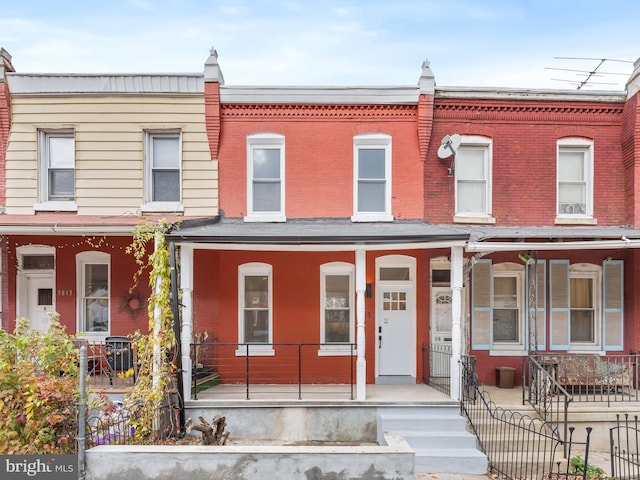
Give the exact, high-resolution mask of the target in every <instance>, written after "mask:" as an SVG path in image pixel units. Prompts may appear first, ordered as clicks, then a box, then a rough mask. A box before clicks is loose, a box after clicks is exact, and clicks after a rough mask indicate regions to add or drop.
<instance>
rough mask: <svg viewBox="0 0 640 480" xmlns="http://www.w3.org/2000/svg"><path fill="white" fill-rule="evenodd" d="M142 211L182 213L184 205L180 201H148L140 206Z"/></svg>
mask: <svg viewBox="0 0 640 480" xmlns="http://www.w3.org/2000/svg"><path fill="white" fill-rule="evenodd" d="M140 211H141V212H143V213H162V212H166V213H182V212H184V205H183V204H182V202H149V203H144V204H142V205H141V206H140Z"/></svg>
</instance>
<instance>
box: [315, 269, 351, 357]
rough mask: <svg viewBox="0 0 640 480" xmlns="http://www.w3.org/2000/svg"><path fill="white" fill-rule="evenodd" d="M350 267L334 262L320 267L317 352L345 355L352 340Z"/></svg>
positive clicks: (349, 350) (349, 349)
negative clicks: (318, 347)
mask: <svg viewBox="0 0 640 480" xmlns="http://www.w3.org/2000/svg"><path fill="white" fill-rule="evenodd" d="M353 276H354V267H353V265H351V264H349V263H343V262H334V263H327V264H324V265H322V266H321V267H320V289H321V290H320V305H321V309H320V322H321V323H320V334H321V339H320V343H321V344H322V346H321V351H322V350H324V351H331V352H334V353H337V352H338V350H342V351H343V352H341V353H344V354H349V353H350V352H351V348H350V346H349V345H346V344H349V343H353V340H354V308H353V298H354V277H353Z"/></svg>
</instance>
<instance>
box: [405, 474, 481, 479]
mask: <svg viewBox="0 0 640 480" xmlns="http://www.w3.org/2000/svg"><path fill="white" fill-rule="evenodd" d="M487 478H491V476H490V475H488V474H487V475H471V474H468V473H416V480H487Z"/></svg>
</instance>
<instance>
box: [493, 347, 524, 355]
mask: <svg viewBox="0 0 640 480" xmlns="http://www.w3.org/2000/svg"><path fill="white" fill-rule="evenodd" d="M527 355H528V352H527V351H526V350H523V349H521V348H513V349H508V348H505V349H504V350H499V349H493V350H490V351H489V356H490V357H526V356H527Z"/></svg>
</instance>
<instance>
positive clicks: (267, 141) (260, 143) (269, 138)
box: [244, 133, 287, 222]
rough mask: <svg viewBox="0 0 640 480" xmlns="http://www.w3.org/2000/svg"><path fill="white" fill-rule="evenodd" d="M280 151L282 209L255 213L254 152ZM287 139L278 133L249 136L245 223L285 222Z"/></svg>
mask: <svg viewBox="0 0 640 480" xmlns="http://www.w3.org/2000/svg"><path fill="white" fill-rule="evenodd" d="M257 149H260V150H265V149H269V150H278V151H279V152H280V166H279V167H280V177H279V181H280V208H279V210H277V211H275V210H274V211H258V212H254V211H253V183H254V178H253V152H254V151H255V150H257ZM285 166H286V163H285V137H284V135H280V134H278V133H256V134H254V135H248V136H247V215H246V216H245V217H244V221H245V222H285V221H286V220H287V218H286V214H285V211H286V210H285V192H286V188H285Z"/></svg>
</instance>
